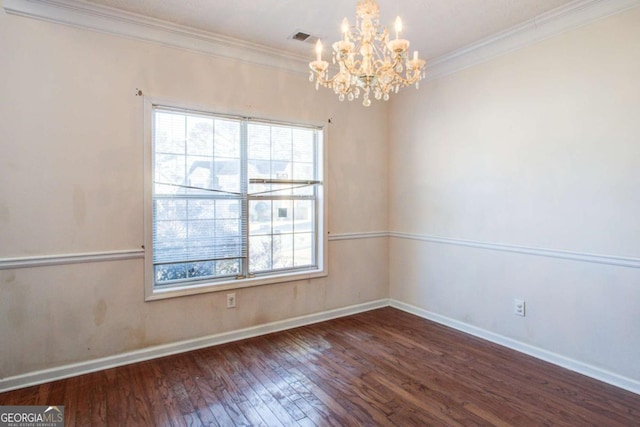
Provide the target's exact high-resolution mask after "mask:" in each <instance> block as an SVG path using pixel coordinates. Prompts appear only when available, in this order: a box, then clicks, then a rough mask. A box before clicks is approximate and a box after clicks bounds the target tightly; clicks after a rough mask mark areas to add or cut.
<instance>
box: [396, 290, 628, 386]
mask: <svg viewBox="0 0 640 427" xmlns="http://www.w3.org/2000/svg"><path fill="white" fill-rule="evenodd" d="M389 305H390V306H391V307H393V308H397V309H399V310H402V311H405V312H407V313H410V314H414V315H416V316H419V317H422V318H424V319H427V320H431V321H434V322H436V323H439V324H441V325H444V326H448V327H450V328H453V329H456V330H458V331H461V332H464V333H467V334H469V335H473V336H475V337H478V338H482V339H484V340H486V341H490V342H493V343H496V344H498V345H501V346H503V347H507V348H510V349H512V350H515V351H518V352H520V353H524V354H527V355H529V356H533V357H535V358H537V359H541V360H544V361H545V362H549V363H552V364H554V365H558V366H560V367H563V368H565V369H569V370H570V371H574V372H577V373H579V374H582V375H586V376H588V377H591V378H593V379H596V380H598V381H602V382H604V383H607V384H611V385H613V386H616V387H619V388H622V389H625V390H628V391H630V392H632V393H636V394H640V381H637V380H634V379H631V378H626V377H623V376H621V375H618V374H615V373H613V372H609V371H605V370H604V369H600V368H597V367H594V366H591V365H588V364H586V363H582V362H579V361H577V360H573V359H570V358H568V357H564V356H561V355H559V354H556V353H553V352H550V351H547V350H543V349H541V348H538V347H534V346H532V345H529V344H525V343H523V342H520V341H517V340H514V339H512V338H508V337H505V336H503V335H499V334H496V333H493V332H489V331H487V330H485V329H481V328H478V327H476V326H473V325H469V324H468V323H464V322H460V321H458V320H455V319H451V318H449V317H445V316H441V315H439V314H436V313H433V312H430V311H427V310H424V309H422V308H419V307H416V306H413V305H410V304H406V303H403V302H401V301H397V300H394V299H390V300H389Z"/></svg>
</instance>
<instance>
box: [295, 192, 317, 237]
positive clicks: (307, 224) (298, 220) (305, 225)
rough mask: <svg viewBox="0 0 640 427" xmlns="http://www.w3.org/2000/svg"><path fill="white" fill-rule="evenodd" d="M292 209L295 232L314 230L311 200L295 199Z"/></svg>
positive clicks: (313, 213)
mask: <svg viewBox="0 0 640 427" xmlns="http://www.w3.org/2000/svg"><path fill="white" fill-rule="evenodd" d="M294 206H295V208H294V211H293V217H294V224H295V232H296V233H299V232H310V231H313V230H314V223H315V212H314V201H313V200H296V201H295V205H294Z"/></svg>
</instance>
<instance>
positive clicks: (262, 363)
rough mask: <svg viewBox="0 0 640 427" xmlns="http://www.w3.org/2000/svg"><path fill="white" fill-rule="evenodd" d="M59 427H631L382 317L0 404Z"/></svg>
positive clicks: (420, 323)
mask: <svg viewBox="0 0 640 427" xmlns="http://www.w3.org/2000/svg"><path fill="white" fill-rule="evenodd" d="M52 404H57V405H64V406H65V425H66V426H68V427H69V426H105V425H106V426H153V427H182V426H203V425H213V426H216V425H219V426H224V427H227V426H261V427H272V426H336V427H337V426H340V427H342V426H363V425H367V426H369V425H370V426H422V425H429V426H441V425H442V426H456V425H463V426H474V425H477V426H490V425H492V426H500V427H502V426H518V427H519V426H539V425H553V426H607V427H616V426H625V427H628V426H640V395H636V394H633V393H631V392H627V391H625V390H621V389H618V388H616V387H613V386H611V385H607V384H603V383H601V382H598V381H596V380H594V379H591V378H587V377H584V376H582V375H579V374H577V373H575V372H571V371H568V370H565V369H562V368H560V367H558V366H554V365H551V364H549V363H546V362H543V361H540V360H537V359H535V358H532V357H530V356H527V355H524V354H520V353H517V352H515V351H512V350H510V349H507V348H504V347H501V346H499V345H496V344H493V343H490V342H487V341H483V340H481V339H479V338H476V337H472V336H469V335H466V334H464V333H461V332H459V331H455V330H453V329H450V328H447V327H444V326H442V325H438V324H435V323H433V322H430V321H427V320H425V319H421V318H418V317H416V316H412V315H410V314H407V313H404V312H401V311H399V310H395V309H392V308H384V309H378V310H373V311H369V312H365V313H361V314H358V315H354V316H348V317H344V318H340V319H335V320H331V321H327V322H322V323H318V324H314V325H309V326H305V327H301V328H296V329H292V330H288V331H283V332H279V333H276V334H270V335H265V336H261V337H256V338H252V339H248V340H243V341H239V342H235V343H229V344H225V345H220V346H216V347H210V348H206V349H202V350H198V351H193V352H188V353H184V354H179V355H175V356H169V357H164V358H159V359H155V360H151V361H147V362H143V363H137V364H131V365H127V366H122V367H118V368H113V369H107V370H104V371H101V372H96V373H92V374H87V375H83V376H79V377H75V378H69V379H65V380H60V381H54V382H51V383H47V384H42V385H39V386H33V387H27V388H24V389H21V390H15V391H12V392H8V393H0V405H52Z"/></svg>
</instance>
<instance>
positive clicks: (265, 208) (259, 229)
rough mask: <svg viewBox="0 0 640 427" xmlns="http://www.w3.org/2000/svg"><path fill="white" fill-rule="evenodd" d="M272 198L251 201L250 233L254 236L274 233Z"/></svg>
mask: <svg viewBox="0 0 640 427" xmlns="http://www.w3.org/2000/svg"><path fill="white" fill-rule="evenodd" d="M271 205H272V202H271V200H251V201H250V202H249V234H250V235H252V236H257V235H265V234H271V233H272V227H271V214H272V207H271Z"/></svg>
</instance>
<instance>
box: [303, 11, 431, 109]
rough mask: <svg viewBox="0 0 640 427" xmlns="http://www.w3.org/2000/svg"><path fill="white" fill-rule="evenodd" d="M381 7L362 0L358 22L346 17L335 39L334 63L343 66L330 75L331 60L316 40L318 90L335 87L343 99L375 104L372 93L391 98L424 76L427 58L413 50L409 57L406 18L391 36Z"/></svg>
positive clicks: (314, 66) (312, 65) (313, 73)
mask: <svg viewBox="0 0 640 427" xmlns="http://www.w3.org/2000/svg"><path fill="white" fill-rule="evenodd" d="M379 20H380V8H379V7H378V4H377V3H376V1H375V0H359V1H358V4H357V6H356V23H355V26H353V27H351V26H350V25H349V21H347V18H344V20H343V21H342V35H343V38H342V40H340V41H337V42H335V43H333V45H332V46H333V63H334V64H337V65H338V66H339V70H338V71H337V72H336V74H335V75H334V76H333V77H329V63H328V62H327V61H323V60H322V43H321V42H320V40H318V43H317V44H316V60H315V61H311V62H310V63H309V68H311V75H310V76H309V81H313V80H314V79H315V82H316V90H317V89H318V88H319V87H320V85H322V86H324V87H327V88H330V89H333V91H334V92H335V93H336V94H337V95H338V98H339V99H340V101H344V100H345V98H346V99H347V100H349V101H353V100H354V99H358V98H359V97H360V94H362V97H363V101H362V105H364V106H365V107H368V106H370V105H371V97H374V98H375V99H378V100H379V99H383V100H385V101H387V100H388V99H389V94H390V93H393V92H395V93H398V90H400V88H401V87H405V86H410V85H412V84H415V85H416V88H418V85H419V81H420V80H422V79H423V78H424V64H425V62H424V60H422V59H419V58H418V52H417V51H414V52H413V57H412V58H411V59H409V57H408V54H407V52H408V50H409V40H405V39H401V38H400V33H401V32H402V21H401V20H400V17H397V18H396V22H395V36H396V37H395V39H391V40H390V39H389V32H388V31H387V29H386V28H381V27H380V22H379Z"/></svg>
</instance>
